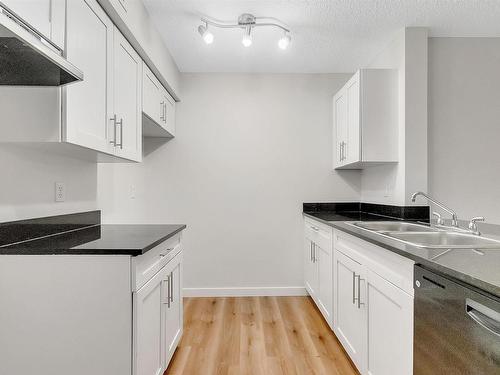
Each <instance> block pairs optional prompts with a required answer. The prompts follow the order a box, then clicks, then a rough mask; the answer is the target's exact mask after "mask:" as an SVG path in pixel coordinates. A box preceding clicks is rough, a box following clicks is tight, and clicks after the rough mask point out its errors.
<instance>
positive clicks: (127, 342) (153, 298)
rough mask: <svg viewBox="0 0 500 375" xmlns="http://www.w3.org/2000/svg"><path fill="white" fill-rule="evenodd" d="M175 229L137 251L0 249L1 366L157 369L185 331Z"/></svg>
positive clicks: (11, 370) (136, 374)
mask: <svg viewBox="0 0 500 375" xmlns="http://www.w3.org/2000/svg"><path fill="white" fill-rule="evenodd" d="M145 233H147V231H145V232H144V234H145ZM114 234H115V235H116V232H114ZM144 234H143V236H144ZM181 235H182V234H181V233H177V234H175V235H173V236H172V237H170V238H168V239H167V240H165V241H163V242H161V243H160V244H158V245H156V246H155V247H153V248H152V249H150V250H148V251H147V252H145V253H143V254H142V255H138V256H130V255H127V254H123V255H122V254H112V255H111V254H109V255H104V254H102V255H93V254H81V255H76V254H61V255H59V254H57V255H52V254H51V255H27V254H23V255H2V256H0V296H1V298H2V308H1V309H0V332H1V333H2V334H1V335H0V348H1V353H2V354H1V356H0V358H1V361H0V374H2V375H3V374H9V375H10V374H12V375H17V374H31V373H33V374H36V373H38V374H50V375H67V374H74V375H89V374H92V375H146V374H147V375H162V374H163V372H164V370H165V369H166V368H167V367H168V364H169V362H170V359H171V357H172V355H173V353H174V351H175V349H176V347H177V345H178V343H179V341H180V339H181V337H182V333H183V329H182V317H183V307H182V277H183V276H182V251H183V249H182V241H181ZM82 236H86V234H85V235H82ZM91 237H92V236H91ZM92 238H93V237H92ZM145 238H147V235H146V236H144V237H141V239H143V240H144V239H145ZM28 274H29V275H30V277H25V278H24V280H23V282H19V281H20V277H19V275H28ZM41 348H42V349H41ZM27 359H29V360H27Z"/></svg>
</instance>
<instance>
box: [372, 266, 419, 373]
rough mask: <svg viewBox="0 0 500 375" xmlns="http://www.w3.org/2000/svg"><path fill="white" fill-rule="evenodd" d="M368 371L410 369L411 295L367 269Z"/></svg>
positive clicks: (404, 370)
mask: <svg viewBox="0 0 500 375" xmlns="http://www.w3.org/2000/svg"><path fill="white" fill-rule="evenodd" d="M366 288H367V302H368V303H367V315H368V363H367V370H368V371H367V373H368V374H370V375H411V374H412V372H413V297H412V296H410V295H409V294H407V293H406V292H404V291H402V290H401V289H399V288H398V287H396V286H394V285H393V284H391V283H390V282H389V281H387V280H385V279H383V278H382V277H380V276H379V275H377V274H376V273H374V272H372V271H368V272H367V286H366Z"/></svg>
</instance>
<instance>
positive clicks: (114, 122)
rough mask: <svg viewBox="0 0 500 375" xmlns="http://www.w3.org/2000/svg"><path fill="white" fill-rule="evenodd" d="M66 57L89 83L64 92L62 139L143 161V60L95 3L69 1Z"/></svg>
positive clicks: (74, 86)
mask: <svg viewBox="0 0 500 375" xmlns="http://www.w3.org/2000/svg"><path fill="white" fill-rule="evenodd" d="M67 19H68V27H67V41H66V45H67V48H66V55H67V59H68V60H69V61H70V62H73V63H74V64H75V65H77V66H80V67H81V68H82V70H83V71H84V72H85V79H84V81H83V82H80V83H79V84H77V85H72V86H69V87H65V88H64V89H63V90H64V91H63V92H64V93H65V99H64V104H65V105H64V107H63V108H64V116H63V119H64V122H63V129H65V132H63V140H64V141H66V142H70V143H73V144H76V145H79V146H83V147H86V148H89V149H92V150H97V151H100V152H103V153H108V154H112V155H116V156H119V157H121V158H124V159H127V160H133V161H140V160H141V158H142V132H141V130H142V128H141V97H142V60H141V58H140V57H139V55H138V54H137V53H136V52H135V51H134V49H133V48H132V47H131V46H130V44H129V43H128V42H127V40H126V39H125V38H124V37H123V35H122V34H121V33H120V31H119V30H118V29H117V28H116V27H115V26H114V25H113V23H112V22H111V20H110V19H109V17H108V16H107V15H106V14H105V13H104V11H103V9H102V8H101V7H100V6H99V5H98V4H97V2H96V1H95V0H83V1H69V2H68V10H67Z"/></svg>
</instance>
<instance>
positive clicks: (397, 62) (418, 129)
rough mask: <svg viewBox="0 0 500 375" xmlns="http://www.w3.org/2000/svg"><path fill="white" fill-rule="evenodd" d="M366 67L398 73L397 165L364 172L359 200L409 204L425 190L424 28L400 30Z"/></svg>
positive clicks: (425, 68) (425, 106)
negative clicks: (414, 193) (414, 195)
mask: <svg viewBox="0 0 500 375" xmlns="http://www.w3.org/2000/svg"><path fill="white" fill-rule="evenodd" d="M368 67H370V68H390V69H397V70H398V73H399V129H398V130H399V136H398V138H399V162H398V164H395V165H385V166H378V167H370V168H367V169H365V170H363V171H362V172H361V175H362V177H361V181H362V182H361V185H362V192H361V200H362V201H363V202H371V203H382V204H394V205H407V204H411V202H410V197H411V194H412V193H413V192H415V191H417V190H423V191H427V29H425V28H419V27H410V28H405V29H403V30H401V31H400V32H399V33H398V34H397V35H396V37H395V38H394V40H393V41H392V42H391V43H389V45H388V46H387V47H386V48H385V49H384V50H382V51H380V53H379V54H378V55H377V56H376V57H375V59H374V60H373V61H372V62H371V63H370V64H369V65H368ZM418 204H422V203H421V202H420V203H418Z"/></svg>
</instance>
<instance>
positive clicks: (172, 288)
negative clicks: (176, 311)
mask: <svg viewBox="0 0 500 375" xmlns="http://www.w3.org/2000/svg"><path fill="white" fill-rule="evenodd" d="M169 296H170V302H174V272H173V271H172V272H170V293H169ZM169 307H170V306H169Z"/></svg>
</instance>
